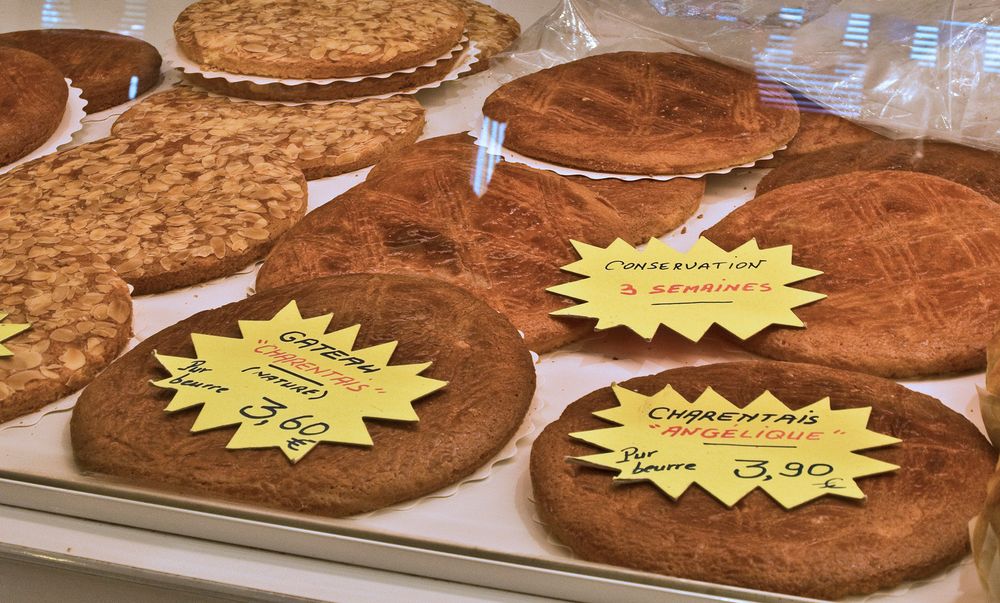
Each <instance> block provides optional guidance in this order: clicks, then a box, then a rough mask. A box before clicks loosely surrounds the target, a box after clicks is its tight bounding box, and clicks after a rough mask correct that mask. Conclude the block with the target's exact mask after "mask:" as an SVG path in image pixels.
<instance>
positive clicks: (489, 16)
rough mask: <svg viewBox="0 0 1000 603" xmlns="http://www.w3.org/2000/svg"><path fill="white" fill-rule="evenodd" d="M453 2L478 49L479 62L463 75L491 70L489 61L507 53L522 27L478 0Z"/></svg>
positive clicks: (513, 19)
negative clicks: (493, 57) (499, 54)
mask: <svg viewBox="0 0 1000 603" xmlns="http://www.w3.org/2000/svg"><path fill="white" fill-rule="evenodd" d="M451 2H452V3H453V4H454V5H455V6H457V7H459V8H460V9H462V12H463V13H465V16H466V19H467V21H466V23H465V28H466V31H468V32H469V39H470V40H472V41H473V42H475V43H476V46H478V47H479V61H477V62H475V63H473V64H472V71H470V72H468V73H464V74H462V75H463V76H465V75H472V74H473V73H479V72H480V71H483V70H485V69H489V66H490V58H491V57H492V56H493V55H495V54H498V53H501V52H503V51H504V50H506V49H507V47H508V46H510V45H511V44H513V43H514V40H516V39H517V37H518V36H519V35H521V25H520V24H519V23H518V22H517V19H515V18H514V17H512V16H510V15H508V14H507V13H502V12H500V11H498V10H497V9H495V8H493V7H492V6H490V5H488V4H483V3H482V2H476V0H451Z"/></svg>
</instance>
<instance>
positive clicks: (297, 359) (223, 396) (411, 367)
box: [153, 301, 446, 463]
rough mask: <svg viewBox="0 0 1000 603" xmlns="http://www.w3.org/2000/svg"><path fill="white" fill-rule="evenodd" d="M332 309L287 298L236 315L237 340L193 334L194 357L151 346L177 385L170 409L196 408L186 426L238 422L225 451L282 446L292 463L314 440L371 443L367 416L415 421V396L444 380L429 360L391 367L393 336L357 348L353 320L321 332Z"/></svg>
mask: <svg viewBox="0 0 1000 603" xmlns="http://www.w3.org/2000/svg"><path fill="white" fill-rule="evenodd" d="M332 317H333V315H332V314H327V315H324V316H317V317H315V318H308V319H305V318H302V316H301V314H299V310H298V306H297V305H296V304H295V302H294V301H292V302H291V303H289V304H288V305H287V306H285V308H284V309H282V310H281V311H280V312H278V314H276V315H275V316H274V318H273V319H271V320H263V321H254V320H241V321H239V325H240V331H241V332H242V333H243V337H242V338H237V339H234V338H229V337H217V336H214V335H203V334H200V333H192V334H191V340H192V341H193V342H194V347H195V351H196V352H197V356H198V357H197V358H183V357H177V356H165V355H162V354H156V353H154V355H155V357H156V359H157V360H158V361H159V362H160V364H162V365H163V366H164V367H165V368H166V369H167V371H169V372H170V377H168V378H166V379H161V380H159V381H154V382H153V385H156V386H158V387H163V388H167V389H173V390H176V394H175V395H174V397H173V400H172V401H171V402H170V404H169V405H168V406H167V407H166V410H167V411H168V412H174V411H178V410H183V409H186V408H190V407H192V406H198V405H201V412H200V413H199V414H198V418H197V419H196V420H195V422H194V425H193V426H192V428H191V431H196V432H197V431H204V430H207V429H215V428H217V427H224V426H227V425H239V428H238V429H237V430H236V433H235V434H233V437H232V439H230V441H229V443H228V444H227V445H226V447H227V448H267V447H278V448H280V449H281V450H282V451H283V452H284V453H285V455H286V456H287V457H288V459H289V460H290V461H292V462H293V463H294V462H297V461H299V460H300V459H301V458H302V457H303V456H305V455H306V454H307V453H308V452H309V451H310V450H312V449H313V447H314V446H316V444H318V443H319V442H340V443H344V444H359V445H371V443H372V440H371V436H369V434H368V429H367V428H366V427H365V423H364V419H365V418H378V419H393V420H397V421H416V420H418V418H417V414H416V412H414V410H413V406H412V402H413V401H414V400H416V399H418V398H420V397H422V396H426V395H427V394H429V393H431V392H433V391H436V390H438V389H440V388H442V387H444V386H445V385H446V383H445V382H444V381H438V380H436V379H429V378H427V377H421V376H420V375H419V373H421V372H422V371H424V370H426V369H427V367H429V366H430V363H429V362H428V363H425V364H408V365H390V364H389V359H390V357H391V356H392V353H393V351H394V350H395V349H396V343H395V342H389V343H384V344H381V345H377V346H374V347H370V348H365V349H363V350H354V349H353V347H354V341H355V339H356V338H357V335H358V332H359V330H360V326H359V325H355V326H353V327H348V328H346V329H341V330H339V331H334V332H332V333H327V332H326V329H327V327H328V326H329V324H330V320H331V318H332Z"/></svg>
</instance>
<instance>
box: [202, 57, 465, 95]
mask: <svg viewBox="0 0 1000 603" xmlns="http://www.w3.org/2000/svg"><path fill="white" fill-rule="evenodd" d="M478 60H479V47H478V46H476V43H475V42H469V48H468V49H467V50H466V51H465V53H464V54H463V55H462V56H460V57H459V59H458V61H457V62H456V63H455V66H454V67H452V69H451V71H449V72H448V74H447V75H446V76H444V77H443V78H441V79H440V80H435V81H433V82H430V83H427V84H424V85H422V86H417V87H415V88H408V89H406V90H397V91H395V92H387V93H385V94H373V95H370V96H354V97H351V98H338V99H334V100H321V101H303V102H289V101H265V100H253V99H249V98H240V97H238V96H226V95H224V94H218V93H215V92H208V94H209V95H210V96H221V97H224V98H228V99H229V100H231V101H234V102H238V103H253V104H255V105H284V106H286V107H297V106H299V105H331V104H333V103H360V102H361V101H366V100H372V99H386V98H392V97H393V96H399V95H404V96H407V95H410V94H416V93H417V92H420V91H421V90H428V89H430V88H437V87H438V86H440V85H441V84H444V83H445V82H451V81H454V80H457V79H458V78H459V76H461V75H462V74H463V73H466V72H468V71H472V65H473V63H475V62H477V61H478Z"/></svg>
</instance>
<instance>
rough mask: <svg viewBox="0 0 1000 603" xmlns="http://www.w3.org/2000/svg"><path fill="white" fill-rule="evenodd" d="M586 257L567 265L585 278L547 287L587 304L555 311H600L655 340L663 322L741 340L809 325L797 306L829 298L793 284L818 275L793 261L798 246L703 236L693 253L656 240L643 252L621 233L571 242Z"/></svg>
mask: <svg viewBox="0 0 1000 603" xmlns="http://www.w3.org/2000/svg"><path fill="white" fill-rule="evenodd" d="M571 242H572V244H573V247H575V248H576V250H577V253H579V254H580V258H581V259H580V260H579V261H577V262H574V263H572V264H569V265H567V266H563V270H566V271H567V272H572V273H574V274H579V275H581V276H585V277H587V278H584V279H580V280H577V281H573V282H570V283H564V284H562V285H557V286H555V287H550V288H549V289H548V291H551V292H553V293H558V294H560V295H565V296H567V297H572V298H574V299H578V300H583V301H584V302H585V303H582V304H578V305H575V306H569V307H567V308H563V309H561V310H556V311H555V312H552V314H553V315H556V316H579V317H584V318H596V319H597V327H596V328H597V330H599V331H600V330H603V329H610V328H612V327H617V326H620V325H624V326H626V327H628V328H630V329H632V330H633V331H635V332H636V333H637V334H638V335H640V336H641V337H644V338H646V339H652V337H653V335H654V334H655V333H656V330H657V328H659V326H660V325H664V326H666V327H669V328H670V329H672V330H674V331H676V332H678V333H680V334H681V335H683V336H685V337H687V338H688V339H690V340H692V341H698V340H699V339H701V338H702V337H703V336H704V335H705V332H706V331H708V329H709V327H711V326H712V324H718V325H720V326H721V327H723V328H724V329H726V330H728V331H729V332H731V333H732V334H734V335H736V336H737V337H739V338H741V339H746V338H747V337H750V336H751V335H754V334H755V333H758V332H759V331H761V330H762V329H764V328H765V327H767V326H769V325H786V326H793V327H801V326H804V325H803V323H802V321H801V320H799V319H798V318H797V317H796V316H795V313H794V312H792V309H793V308H796V307H798V306H801V305H803V304H808V303H810V302H814V301H817V300H820V299H823V298H824V297H826V296H825V295H822V294H820V293H813V292H811V291H803V290H801V289H793V288H792V287H788V286H787V285H788V284H790V283H794V282H797V281H801V280H803V279H807V278H810V277H813V276H816V275H819V274H822V272H819V271H817V270H810V269H808V268H802V267H800V266H795V265H793V264H792V247H791V245H786V246H784V247H775V248H773V249H761V248H760V247H758V246H757V241H756V240H751V241H749V242H747V243H745V244H743V245H741V246H740V247H739V248H737V249H734V250H733V251H725V250H724V249H722V248H721V247H718V246H717V245H715V244H714V243H712V242H711V241H709V240H708V239H705V238H699V239H698V241H697V242H696V243H695V244H694V246H693V247H692V248H691V250H690V251H688V252H686V253H685V252H681V251H677V250H675V249H673V248H671V247H669V246H668V245H667V244H665V243H663V242H661V241H659V240H657V239H651V240H650V241H649V244H648V245H646V248H645V249H644V250H642V251H639V250H637V249H635V248H634V247H632V246H631V245H629V244H628V243H626V242H625V241H622V240H621V239H617V240H616V241H615V242H614V243H612V244H611V245H609V246H608V247H606V248H602V247H594V246H592V245H587V244H585V243H580V242H578V241H571Z"/></svg>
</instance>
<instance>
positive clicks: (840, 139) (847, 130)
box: [754, 110, 882, 169]
mask: <svg viewBox="0 0 1000 603" xmlns="http://www.w3.org/2000/svg"><path fill="white" fill-rule="evenodd" d="M881 138H882V137H881V136H879V135H878V134H876V133H875V132H872V131H871V130H869V129H867V128H862V127H861V126H859V125H857V124H855V123H853V122H851V121H849V120H847V119H844V118H843V117H840V116H838V115H833V114H831V113H816V112H815V111H807V110H803V111H801V112H800V113H799V131H798V132H796V133H795V138H793V139H791V140H790V141H789V142H788V148H786V149H785V150H783V151H779V152H778V153H776V154H775V155H774V158H773V159H768V160H767V161H762V162H760V163H758V164H757V165H755V166H754V167H760V168H770V167H776V166H779V165H784V164H785V163H787V162H789V161H791V160H793V159H798V158H799V157H802V156H803V155H808V154H809V153H815V152H817V151H822V150H824V149H829V148H833V147H839V146H842V145H848V144H854V143H859V142H867V141H869V140H879V139H881ZM869 169H881V168H869Z"/></svg>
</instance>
